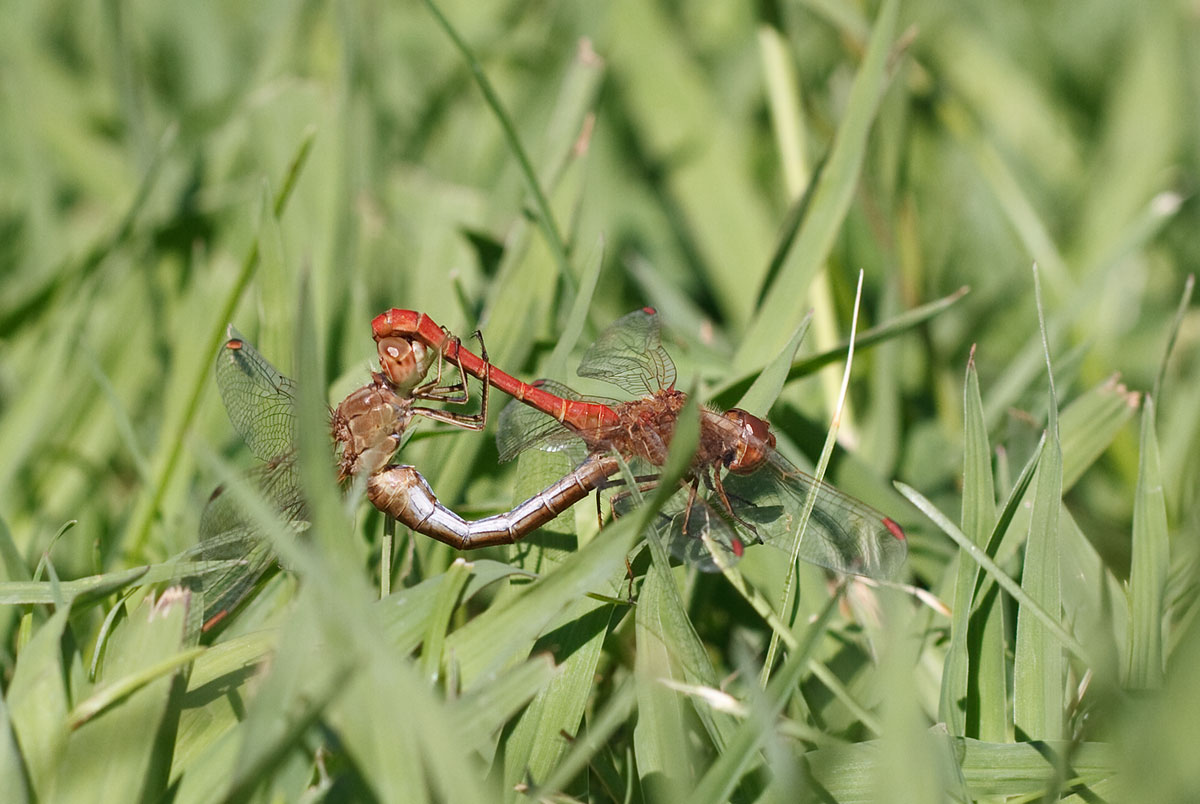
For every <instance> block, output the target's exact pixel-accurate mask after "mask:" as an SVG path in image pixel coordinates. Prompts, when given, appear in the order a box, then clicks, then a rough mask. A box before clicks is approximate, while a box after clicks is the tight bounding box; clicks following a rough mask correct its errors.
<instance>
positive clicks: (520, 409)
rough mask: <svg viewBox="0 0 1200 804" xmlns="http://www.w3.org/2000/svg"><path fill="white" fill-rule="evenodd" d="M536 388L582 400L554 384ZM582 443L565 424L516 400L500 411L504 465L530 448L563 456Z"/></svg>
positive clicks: (498, 432) (499, 438)
mask: <svg viewBox="0 0 1200 804" xmlns="http://www.w3.org/2000/svg"><path fill="white" fill-rule="evenodd" d="M536 385H537V386H538V387H539V388H542V389H543V390H545V391H547V392H549V393H551V394H555V395H556V396H561V397H563V398H564V399H582V397H580V395H579V394H578V393H576V392H575V391H573V390H571V389H570V388H568V387H567V386H565V385H563V384H561V383H557V382H554V381H553V380H538V381H537V383H536ZM581 444H582V442H581V441H580V439H579V437H578V436H577V435H575V433H574V432H572V431H571V430H569V429H568V428H566V427H564V426H563V424H562V423H561V422H559V421H558V420H557V419H555V418H554V417H553V416H550V415H548V414H546V413H543V412H542V411H540V410H538V409H537V408H532V407H530V406H528V405H526V404H523V403H522V402H519V401H517V400H516V399H514V400H513V401H511V402H509V403H508V404H507V405H505V406H504V410H502V411H500V419H499V422H498V424H497V427H496V448H497V449H498V450H499V452H500V460H501V461H510V460H512V459H513V458H515V457H517V455H519V454H520V453H522V452H524V451H525V450H527V449H530V448H537V449H541V450H545V451H546V452H559V451H562V450H571V449H573V448H576V447H578V446H580V445H581Z"/></svg>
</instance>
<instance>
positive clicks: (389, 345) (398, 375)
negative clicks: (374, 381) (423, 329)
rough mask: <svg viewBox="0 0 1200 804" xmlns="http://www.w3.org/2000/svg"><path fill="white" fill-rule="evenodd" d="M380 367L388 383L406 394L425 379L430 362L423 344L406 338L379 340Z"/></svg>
mask: <svg viewBox="0 0 1200 804" xmlns="http://www.w3.org/2000/svg"><path fill="white" fill-rule="evenodd" d="M378 348H379V367H380V368H381V369H383V373H384V374H386V375H387V378H388V381H389V382H391V383H392V385H394V386H396V388H397V389H398V390H399V391H400V392H401V393H405V392H407V391H409V390H411V389H412V388H413V387H415V386H416V385H417V384H418V383H419V382H421V380H423V379H424V378H425V372H426V371H428V370H429V360H428V358H427V356H426V354H425V352H426V349H425V347H424V346H423V345H422V344H419V343H415V342H413V341H409V340H407V339H405V338H394V337H393V338H380V339H379V344H378Z"/></svg>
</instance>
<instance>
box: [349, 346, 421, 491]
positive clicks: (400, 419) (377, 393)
mask: <svg viewBox="0 0 1200 804" xmlns="http://www.w3.org/2000/svg"><path fill="white" fill-rule="evenodd" d="M380 352H381V353H382V348H381V349H380ZM372 378H373V380H374V382H372V383H371V384H370V385H365V386H363V387H362V388H359V389H358V390H357V391H355V392H354V393H352V394H350V396H348V397H346V398H345V399H344V400H343V401H342V404H340V405H338V407H337V410H335V411H334V412H333V437H334V439H335V440H336V441H337V443H338V445H339V446H340V448H341V453H342V455H341V459H340V461H339V462H338V478H339V479H341V480H345V479H346V478H348V477H351V476H352V475H358V474H362V473H367V474H371V473H373V472H376V471H378V470H380V469H382V468H383V467H384V466H386V465H387V462H388V460H390V459H391V457H392V455H393V454H394V453H395V452H396V449H397V448H398V447H399V446H400V435H401V434H402V433H403V432H404V428H405V427H407V426H408V422H409V420H410V419H411V418H412V399H411V398H409V397H403V396H400V395H398V394H397V393H396V391H395V390H393V388H392V386H391V385H390V384H389V382H388V378H386V377H384V376H383V375H382V374H379V373H376V374H373V375H372Z"/></svg>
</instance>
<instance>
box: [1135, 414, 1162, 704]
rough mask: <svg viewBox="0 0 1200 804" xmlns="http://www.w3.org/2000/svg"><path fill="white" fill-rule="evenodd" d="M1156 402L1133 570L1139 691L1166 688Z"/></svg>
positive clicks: (1147, 429) (1144, 450)
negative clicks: (1164, 686)
mask: <svg viewBox="0 0 1200 804" xmlns="http://www.w3.org/2000/svg"><path fill="white" fill-rule="evenodd" d="M1154 411H1155V406H1154V398H1153V397H1146V403H1145V406H1144V407H1143V409H1142V434H1141V457H1140V459H1139V461H1138V482H1137V497H1136V498H1135V499H1134V504H1133V558H1132V561H1131V563H1130V566H1129V641H1128V646H1129V648H1128V654H1127V656H1126V661H1125V683H1126V684H1127V685H1128V686H1129V687H1131V688H1133V689H1158V688H1159V687H1161V686H1162V683H1163V672H1164V670H1165V668H1166V658H1167V657H1166V651H1165V649H1164V646H1163V618H1164V614H1165V612H1164V600H1165V595H1166V585H1167V568H1168V566H1169V564H1170V560H1171V555H1170V550H1171V546H1170V538H1169V535H1168V532H1167V503H1166V499H1165V497H1164V495H1163V483H1162V474H1161V469H1160V467H1159V460H1158V437H1157V435H1156V432H1155V431H1156V427H1155V413H1154Z"/></svg>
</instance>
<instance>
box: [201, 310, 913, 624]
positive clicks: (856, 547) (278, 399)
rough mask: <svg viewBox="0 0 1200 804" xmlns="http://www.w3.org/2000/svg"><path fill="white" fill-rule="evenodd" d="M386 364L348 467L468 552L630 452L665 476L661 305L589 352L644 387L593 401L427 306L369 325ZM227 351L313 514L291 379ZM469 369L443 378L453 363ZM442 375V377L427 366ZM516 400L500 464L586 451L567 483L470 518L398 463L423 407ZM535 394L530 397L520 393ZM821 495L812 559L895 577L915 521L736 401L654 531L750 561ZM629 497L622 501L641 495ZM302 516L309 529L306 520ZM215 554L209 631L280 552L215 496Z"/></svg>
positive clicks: (297, 502) (284, 476) (224, 363)
mask: <svg viewBox="0 0 1200 804" xmlns="http://www.w3.org/2000/svg"><path fill="white" fill-rule="evenodd" d="M372 330H373V332H374V336H375V341H376V344H377V351H378V356H379V364H380V369H381V370H380V371H379V372H374V373H372V377H371V382H370V383H369V384H367V385H366V386H364V387H362V388H360V389H358V390H356V391H354V392H353V393H351V394H350V395H349V396H348V397H346V399H345V400H343V401H342V403H341V404H340V405H338V407H337V409H336V410H335V411H334V412H333V416H332V431H333V436H334V440H335V442H336V443H337V448H338V451H339V453H340V457H339V461H338V477H339V480H341V481H347V480H349V479H351V478H354V477H357V476H364V475H365V476H366V478H367V480H366V487H367V497H368V499H369V500H370V501H371V503H372V504H373V505H375V507H376V508H378V509H379V510H380V511H383V512H384V513H385V514H388V515H390V516H393V517H395V518H396V519H397V520H398V521H400V522H401V523H402V524H404V525H406V526H407V527H409V528H411V529H412V530H414V531H416V532H418V533H423V534H425V535H427V536H430V537H432V538H434V539H437V540H439V541H442V542H444V543H446V544H449V545H451V546H452V547H455V548H457V549H460V550H468V549H473V548H477V547H487V546H492V545H499V544H511V543H513V542H515V541H517V540H518V539H521V538H522V537H524V536H526V535H527V534H529V533H531V532H533V531H534V530H536V529H537V528H539V527H541V526H542V525H544V524H546V523H547V522H549V521H550V520H552V519H554V517H556V516H558V515H559V514H560V513H562V512H563V511H565V510H566V509H567V508H569V507H570V506H571V505H573V504H575V503H576V502H579V501H580V500H582V499H584V498H585V497H587V496H588V495H589V494H590V493H591V492H592V491H599V490H600V489H603V488H607V487H611V486H619V485H621V484H622V483H623V482H624V481H623V480H621V479H620V475H621V473H622V471H623V470H622V464H627V465H628V466H630V467H631V468H632V469H634V470H636V471H637V472H638V473H639V474H638V475H637V476H636V481H637V482H638V484H639V487H640V488H643V489H645V488H648V487H650V486H652V485H653V484H654V472H655V469H656V468H658V467H661V466H662V465H663V463H664V461H665V460H666V457H667V452H668V450H669V448H670V444H671V438H672V435H673V433H674V430H675V425H676V422H677V419H678V416H679V413H680V411H681V410H682V409H683V406H684V404H685V403H686V401H687V399H686V395H685V394H684V393H683V392H681V391H679V390H677V389H676V388H675V379H676V375H675V365H674V363H673V362H672V360H671V358H670V356H669V355H668V354H667V352H666V350H665V349H664V348H663V346H662V340H661V336H660V324H659V319H658V315H657V314H656V313H655V311H654V310H653V309H651V308H643V309H642V310H638V311H636V312H633V313H630V314H629V315H626V316H624V317H623V318H621V319H619V320H617V321H616V322H615V323H613V324H612V325H611V326H610V327H609V328H608V329H607V330H605V331H604V332H603V333H601V335H600V337H599V338H598V339H597V340H596V342H595V343H594V344H592V346H591V347H589V348H588V349H587V351H586V352H585V353H584V355H583V359H582V362H581V364H580V367H579V369H578V373H579V375H580V376H582V377H594V378H599V379H603V380H606V381H608V382H610V383H612V384H614V385H616V386H618V387H620V388H621V389H622V390H624V391H625V392H626V393H627V394H629V395H630V396H632V397H633V398H632V399H630V400H628V401H623V402H618V401H615V400H607V399H597V398H587V399H585V398H584V397H582V396H581V395H579V394H577V393H575V392H574V391H572V390H571V389H570V388H568V387H567V386H565V385H561V384H559V383H554V382H551V381H546V380H541V381H537V382H535V383H532V384H530V383H525V382H522V381H521V380H518V379H517V378H515V377H513V376H512V375H510V374H507V373H505V372H503V371H501V370H499V369H497V368H496V367H494V366H492V365H491V363H490V361H489V360H488V358H487V351H486V349H485V348H483V338H482V336H480V335H479V333H476V337H478V338H479V342H480V352H481V354H480V355H477V354H475V353H474V352H471V351H470V350H468V349H467V348H465V347H464V346H463V344H462V342H461V341H460V339H459V338H457V337H455V336H453V335H452V334H450V333H449V332H448V331H447V330H446V329H445V328H444V327H441V326H439V325H438V324H437V323H435V322H434V321H433V320H432V319H431V318H429V316H427V315H425V314H423V313H419V312H416V311H412V310H398V309H392V310H388V311H387V312H386V313H383V314H382V315H379V316H377V317H376V318H375V320H374V321H373V322H372ZM230 336H231V337H230V339H229V340H228V341H226V343H225V345H224V346H223V347H222V349H221V353H220V354H219V355H218V358H217V368H216V375H217V385H218V387H219V388H220V391H221V396H222V399H223V400H224V402H225V407H226V409H227V410H228V412H229V417H230V420H231V421H232V422H233V425H234V427H235V428H236V429H237V430H238V432H239V433H240V434H241V436H242V437H243V438H244V439H245V441H246V444H247V445H248V446H249V447H250V449H251V451H252V452H254V453H255V455H257V456H258V458H259V459H261V460H262V461H263V462H264V465H263V466H262V467H260V469H259V474H260V477H259V484H260V487H261V488H262V490H263V492H264V494H265V496H266V497H267V499H268V500H269V501H270V502H271V503H272V504H273V505H274V506H275V507H276V508H277V509H278V510H279V511H280V512H281V513H282V515H283V516H284V517H285V518H286V519H287V520H288V521H290V522H293V523H302V522H303V521H304V518H305V511H304V505H303V498H302V496H301V494H300V489H299V485H298V481H297V477H296V472H295V461H294V447H293V445H294V443H295V435H296V433H295V427H296V416H295V387H294V384H293V383H292V381H291V380H289V379H288V378H287V377H284V376H283V375H282V374H280V373H279V372H278V371H276V370H275V368H274V367H273V366H271V364H270V363H268V362H267V361H266V359H264V358H263V357H262V355H260V354H259V353H258V352H257V351H256V350H255V349H254V348H253V347H252V346H250V344H249V343H247V342H246V341H245V340H244V339H242V338H241V337H239V336H237V334H236V333H235V332H233V331H232V329H231V331H230ZM444 367H453V369H455V370H456V371H457V380H456V381H445V382H444V381H443V376H442V375H443V368H444ZM435 368H436V372H435V373H434V375H433V377H432V378H430V376H429V375H430V373H431V372H433V371H434V369H435ZM467 375H471V376H473V377H476V378H478V379H479V380H480V381H482V383H483V391H482V401H481V405H480V410H479V413H477V414H464V413H458V412H454V411H449V410H443V409H439V408H428V407H424V406H423V405H420V404H418V403H421V402H429V401H435V402H442V403H449V404H465V403H467V402H468V401H469V391H468V385H467ZM489 387H494V388H496V389H497V390H499V391H503V392H504V393H506V394H509V395H510V396H512V397H513V399H514V401H513V402H512V403H510V404H509V405H508V406H507V407H506V408H505V409H504V411H503V412H502V413H501V415H500V422H499V432H498V434H497V442H498V445H499V451H500V458H501V460H508V459H511V458H513V457H515V456H516V455H517V454H519V453H520V452H521V451H523V450H525V449H528V448H531V447H537V448H542V449H548V450H564V449H565V450H575V451H576V452H581V453H582V459H581V460H580V461H579V462H578V463H577V464H576V465H575V467H574V468H573V469H572V470H571V471H570V472H568V473H567V474H566V475H565V476H564V477H563V478H562V479H561V480H558V481H557V482H555V483H553V484H552V485H550V486H549V487H548V488H546V489H543V490H542V491H541V492H539V493H537V494H535V495H533V496H532V497H530V498H529V499H528V500H525V501H524V502H522V503H520V504H518V505H517V506H515V507H514V508H513V509H512V510H510V511H506V512H504V513H500V514H496V515H494V516H490V517H485V518H482V519H478V520H474V521H467V520H464V519H463V518H462V517H460V516H458V515H457V514H455V513H454V512H453V511H451V510H450V509H448V508H446V507H445V506H444V505H442V504H441V503H440V502H439V501H438V499H437V497H436V496H435V495H434V493H433V491H432V489H431V488H430V487H429V484H428V483H427V482H426V481H425V479H424V478H423V477H422V476H421V474H420V473H419V472H418V471H417V470H416V469H415V468H414V467H412V466H404V465H395V464H391V463H389V462H390V461H391V459H392V457H393V455H394V454H395V452H396V450H397V449H398V448H399V446H400V441H401V437H402V435H403V433H404V431H405V429H406V428H407V427H408V425H409V423H410V422H411V420H412V418H413V416H424V417H427V418H431V419H434V420H437V421H442V422H447V423H450V424H454V425H456V426H459V427H464V428H467V429H472V430H481V429H483V427H484V424H485V423H486V419H487V406H488V389H489ZM522 403H523V404H522ZM810 492H811V493H812V494H813V497H814V503H813V506H812V509H811V514H810V518H809V520H808V526H807V530H806V531H805V534H804V538H803V540H802V541H801V543H800V546H799V555H800V557H801V558H803V559H804V560H806V561H809V562H811V563H814V564H817V565H820V566H823V567H827V568H829V569H831V570H835V571H837V572H842V573H852V574H856V575H863V576H867V577H872V578H888V577H890V576H892V575H893V574H894V573H895V572H896V570H897V569H898V568H899V566H900V564H901V563H902V562H903V560H904V556H905V552H906V543H905V539H904V532H903V530H901V528H900V526H899V525H898V524H896V523H895V522H894V521H893V520H891V519H889V518H888V517H886V516H884V515H883V514H881V513H880V512H878V511H876V510H875V509H873V508H871V507H870V506H868V505H866V504H865V503H863V502H860V501H859V500H856V499H854V498H852V497H850V496H848V495H846V494H843V493H842V492H840V491H838V490H837V489H835V488H833V487H832V486H829V485H827V484H825V483H822V482H820V481H818V480H816V479H815V478H813V477H811V476H810V475H807V474H805V473H804V472H802V471H800V470H799V469H797V468H796V467H795V466H793V465H792V464H791V463H790V462H789V461H788V460H787V459H786V458H784V457H783V456H782V455H780V454H779V453H778V452H777V451H776V450H775V436H774V434H773V433H772V432H771V429H770V427H769V425H768V424H767V422H766V421H764V420H763V419H761V418H759V417H757V416H754V415H752V414H750V413H748V412H746V411H744V410H740V409H737V408H734V409H732V410H728V411H725V412H724V413H720V412H716V411H713V410H708V409H701V411H700V438H699V443H698V446H697V448H696V451H695V453H694V454H693V457H692V460H691V464H690V466H689V469H688V472H687V473H686V475H685V478H684V480H683V481H682V482H681V483H680V487H679V489H678V491H677V492H676V493H675V494H674V495H673V496H672V497H671V498H670V500H669V501H668V502H667V504H666V506H665V507H664V508H663V509H662V512H661V513H660V514H659V516H658V517H657V519H656V523H657V524H656V529H657V530H658V532H659V534H660V535H661V536H662V537H663V538H664V540H665V541H666V543H667V545H668V546H669V548H670V550H671V552H672V553H673V554H674V555H675V556H676V557H678V558H680V559H683V560H686V561H689V562H691V563H694V564H696V565H697V566H699V567H700V568H701V569H703V570H707V571H713V570H718V569H721V568H723V567H728V566H730V565H731V564H732V563H733V562H735V561H736V560H737V559H738V558H740V557H741V555H742V553H743V550H744V545H745V544H746V543H747V542H751V543H756V542H763V543H766V544H771V545H774V546H775V547H779V548H781V549H783V550H787V551H790V550H792V548H793V542H794V540H795V539H796V538H797V537H798V535H799V526H800V520H801V518H802V516H803V512H804V509H805V508H806V500H807V498H808V497H809V495H810ZM632 497H633V495H631V494H630V493H629V491H628V490H625V491H622V492H620V493H618V495H617V497H616V498H615V500H616V502H615V503H614V513H620V512H621V511H622V510H625V509H627V508H628V506H629V505H630V504H631V500H632ZM297 527H299V525H297ZM206 544H207V545H210V546H211V547H210V549H208V550H207V551H206V552H205V557H207V558H224V559H237V560H236V561H235V562H234V563H233V565H232V567H231V568H230V569H228V570H227V571H225V572H224V573H223V574H221V575H219V576H218V577H217V578H216V579H215V580H212V581H209V582H206V584H205V588H206V594H207V598H206V608H205V621H204V628H205V630H208V629H209V628H211V627H213V626H214V625H216V624H217V623H218V622H220V621H221V620H222V619H223V618H224V617H225V616H226V615H227V614H228V613H229V612H230V611H232V610H233V609H234V608H235V607H236V606H237V604H238V603H239V602H240V601H241V600H242V598H244V597H245V595H246V594H247V593H248V592H249V591H250V590H251V589H252V588H253V586H254V584H255V583H256V582H257V580H258V579H259V578H260V577H261V576H262V575H264V574H265V573H266V572H267V571H268V570H269V569H270V568H271V567H272V566H273V563H274V557H273V555H272V554H271V551H270V549H269V546H268V545H267V542H266V540H265V539H263V538H260V537H257V536H256V534H255V533H254V528H253V526H252V525H251V524H250V523H249V520H248V518H247V517H244V516H242V515H241V513H240V512H239V510H238V507H237V505H236V503H235V502H233V501H232V500H231V499H230V498H229V495H222V494H216V495H214V498H213V500H212V501H210V503H209V505H208V507H207V508H206V509H205V512H204V514H203V516H202V518H201V547H202V549H203V547H204V545H206Z"/></svg>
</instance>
